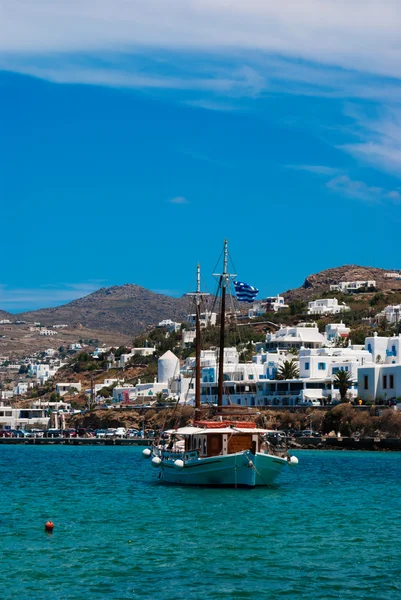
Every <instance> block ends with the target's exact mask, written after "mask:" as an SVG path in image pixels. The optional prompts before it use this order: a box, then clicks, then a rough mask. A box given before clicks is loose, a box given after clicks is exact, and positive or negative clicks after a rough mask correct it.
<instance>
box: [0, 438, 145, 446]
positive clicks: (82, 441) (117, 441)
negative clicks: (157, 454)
mask: <svg viewBox="0 0 401 600" xmlns="http://www.w3.org/2000/svg"><path fill="white" fill-rule="evenodd" d="M1 444H14V445H32V444H34V445H38V446H44V445H49V444H50V445H57V446H150V445H151V444H152V440H150V439H142V438H132V439H130V438H95V437H90V438H84V437H71V438H67V437H65V438H64V437H54V438H53V437H36V438H34V437H31V438H20V437H14V438H11V437H10V438H7V437H2V438H0V445H1Z"/></svg>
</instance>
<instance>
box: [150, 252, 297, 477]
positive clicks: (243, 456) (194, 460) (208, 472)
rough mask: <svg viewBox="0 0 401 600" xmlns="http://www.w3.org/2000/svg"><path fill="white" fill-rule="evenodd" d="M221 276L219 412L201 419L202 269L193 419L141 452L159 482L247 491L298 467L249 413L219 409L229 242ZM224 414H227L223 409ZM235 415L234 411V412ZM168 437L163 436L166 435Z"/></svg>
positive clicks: (220, 403) (197, 295) (272, 433)
mask: <svg viewBox="0 0 401 600" xmlns="http://www.w3.org/2000/svg"><path fill="white" fill-rule="evenodd" d="M223 253H224V254H223V257H224V258H223V272H222V273H221V274H219V275H218V277H219V287H220V290H221V302H220V313H221V314H220V350H219V369H218V372H219V373H218V398H217V412H216V414H215V415H214V419H210V420H208V419H202V418H201V417H200V415H201V411H202V410H204V409H203V408H202V406H201V385H200V379H201V369H200V356H201V349H200V348H201V342H200V337H201V327H200V315H201V308H200V307H201V302H202V299H203V297H204V295H205V294H203V292H201V290H200V267H199V265H198V270H197V290H196V292H193V293H191V294H189V295H191V296H193V297H194V298H195V302H196V338H195V339H196V354H195V420H194V422H193V424H191V425H189V426H187V427H180V428H177V429H173V430H170V431H167V432H165V434H164V435H163V436H161V437H159V438H158V439H155V441H154V443H153V445H152V447H151V448H146V449H145V450H144V451H143V456H144V457H145V458H149V459H151V464H152V466H153V467H154V468H155V469H157V470H158V471H159V479H161V480H163V481H165V482H168V483H175V484H181V485H206V486H229V487H248V488H253V487H256V486H267V485H271V484H273V483H274V482H275V481H276V479H277V477H278V476H279V474H280V473H281V471H282V469H283V468H285V467H287V466H288V465H290V466H293V465H295V464H297V463H298V459H297V458H296V457H291V456H290V455H289V454H288V451H287V450H286V448H281V447H280V446H279V445H277V438H275V437H274V436H275V435H276V434H277V432H276V431H271V430H268V429H263V428H258V427H257V425H256V423H255V422H254V421H249V420H247V418H248V417H250V416H252V413H249V412H247V413H243V412H242V413H240V416H241V417H243V418H242V420H241V421H238V420H236V419H235V417H236V416H238V411H239V407H236V408H235V409H234V407H232V408H233V410H230V407H227V406H225V407H223V386H224V329H225V303H226V293H227V288H228V286H229V282H230V278H231V277H233V276H232V275H230V274H229V273H228V249H227V241H225V242H224V250H223ZM226 409H228V411H227V410H226ZM234 411H236V412H234ZM166 434H167V435H166Z"/></svg>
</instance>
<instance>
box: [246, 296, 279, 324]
mask: <svg viewBox="0 0 401 600" xmlns="http://www.w3.org/2000/svg"><path fill="white" fill-rule="evenodd" d="M283 308H288V304H285V302H284V298H283V296H279V295H277V296H268V297H267V298H265V299H264V300H263V301H258V302H254V303H253V304H252V308H250V309H249V310H248V318H249V319H254V318H255V317H261V316H262V315H264V314H265V313H267V312H278V311H279V310H282V309H283Z"/></svg>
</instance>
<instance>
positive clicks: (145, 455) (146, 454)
mask: <svg viewBox="0 0 401 600" xmlns="http://www.w3.org/2000/svg"><path fill="white" fill-rule="evenodd" d="M142 456H143V458H150V457H151V456H152V450H151V449H150V448H145V450H143V451H142Z"/></svg>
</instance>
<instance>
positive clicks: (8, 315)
mask: <svg viewBox="0 0 401 600" xmlns="http://www.w3.org/2000/svg"><path fill="white" fill-rule="evenodd" d="M2 319H9V320H10V321H14V319H15V315H12V314H11V313H8V312H6V311H5V310H0V321H1V320H2Z"/></svg>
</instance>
